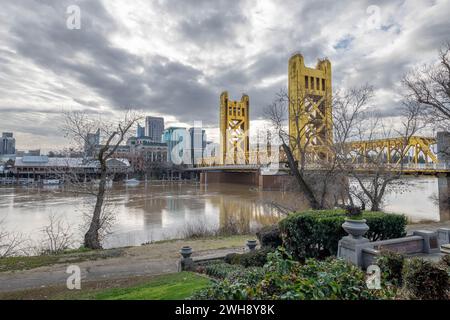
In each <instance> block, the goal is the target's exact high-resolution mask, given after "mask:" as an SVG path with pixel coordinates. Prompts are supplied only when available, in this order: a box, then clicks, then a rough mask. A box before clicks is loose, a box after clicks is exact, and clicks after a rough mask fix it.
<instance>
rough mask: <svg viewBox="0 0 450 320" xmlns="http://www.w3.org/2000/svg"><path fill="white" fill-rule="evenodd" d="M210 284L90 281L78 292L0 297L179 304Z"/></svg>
mask: <svg viewBox="0 0 450 320" xmlns="http://www.w3.org/2000/svg"><path fill="white" fill-rule="evenodd" d="M210 282H211V280H209V279H208V278H206V277H204V276H201V275H199V274H197V273H193V272H179V273H170V274H164V275H159V276H144V277H130V278H121V279H109V280H101V281H89V282H86V283H83V284H82V285H81V290H68V289H67V288H66V287H65V286H52V287H43V288H34V289H28V290H22V291H13V292H7V293H0V300H5V299H6V300H182V299H186V298H189V297H190V296H191V295H192V294H193V293H194V292H195V291H196V290H199V289H202V288H205V287H206V286H207V285H208V284H210Z"/></svg>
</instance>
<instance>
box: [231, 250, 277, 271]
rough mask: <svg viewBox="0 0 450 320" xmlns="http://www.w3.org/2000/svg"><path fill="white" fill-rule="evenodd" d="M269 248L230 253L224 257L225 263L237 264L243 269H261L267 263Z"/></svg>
mask: <svg viewBox="0 0 450 320" xmlns="http://www.w3.org/2000/svg"><path fill="white" fill-rule="evenodd" d="M272 251H273V250H272V249H270V248H266V249H259V250H255V251H250V252H246V253H230V254H227V255H226V256H225V262H226V263H229V264H238V265H241V266H244V267H246V268H247V267H262V266H264V264H265V263H266V262H267V254H268V253H269V252H272Z"/></svg>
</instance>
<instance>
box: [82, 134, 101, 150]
mask: <svg viewBox="0 0 450 320" xmlns="http://www.w3.org/2000/svg"><path fill="white" fill-rule="evenodd" d="M99 145H100V129H98V130H97V132H96V133H88V134H87V137H86V140H85V141H84V156H85V157H93V156H94V154H95V151H96V149H97V148H98V146H99Z"/></svg>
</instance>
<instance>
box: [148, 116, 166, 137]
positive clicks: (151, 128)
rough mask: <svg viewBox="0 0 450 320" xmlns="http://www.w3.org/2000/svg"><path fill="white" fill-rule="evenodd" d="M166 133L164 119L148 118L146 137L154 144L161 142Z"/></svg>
mask: <svg viewBox="0 0 450 320" xmlns="http://www.w3.org/2000/svg"><path fill="white" fill-rule="evenodd" d="M163 133H164V118H159V117H146V118H145V135H146V136H147V137H149V138H150V139H151V140H152V141H153V142H161V139H162V135H163Z"/></svg>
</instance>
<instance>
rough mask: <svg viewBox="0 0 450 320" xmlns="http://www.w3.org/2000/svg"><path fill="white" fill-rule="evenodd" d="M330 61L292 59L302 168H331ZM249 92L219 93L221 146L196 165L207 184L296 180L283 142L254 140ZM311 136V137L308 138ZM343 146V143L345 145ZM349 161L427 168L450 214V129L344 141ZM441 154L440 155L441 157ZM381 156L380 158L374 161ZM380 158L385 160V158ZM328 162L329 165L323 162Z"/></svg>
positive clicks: (292, 111)
mask: <svg viewBox="0 0 450 320" xmlns="http://www.w3.org/2000/svg"><path fill="white" fill-rule="evenodd" d="M331 76H332V74H331V62H330V61H329V60H328V59H323V60H318V62H317V64H316V67H315V68H309V67H306V66H305V64H304V59H303V56H302V55H301V54H298V53H297V54H294V55H293V56H292V57H291V58H290V59H289V63H288V104H289V107H288V112H289V118H288V122H289V136H290V137H291V140H294V141H296V142H297V143H300V145H303V146H306V147H304V149H303V150H304V151H306V152H303V154H302V155H301V154H300V152H299V148H297V149H295V148H292V150H294V151H293V155H294V157H295V158H296V160H297V161H298V160H299V159H301V156H304V157H305V158H304V161H302V162H303V164H304V165H303V166H302V168H303V169H305V170H310V171H321V170H327V166H326V164H327V161H329V160H330V159H333V158H332V157H333V156H334V153H333V151H332V150H333V149H334V150H336V148H334V147H336V145H334V144H333V143H334V142H333V119H332V82H331ZM249 111H250V97H249V96H248V95H246V94H243V95H242V97H241V99H240V100H238V101H234V100H230V99H229V96H228V92H226V91H225V92H223V93H222V94H221V95H220V152H219V154H218V155H217V156H214V157H210V158H203V159H202V160H201V161H200V162H199V163H197V164H195V165H194V167H193V168H191V169H189V170H192V171H199V172H200V181H201V183H203V184H207V183H212V182H218V183H241V184H247V185H253V186H258V187H260V188H263V189H273V188H276V189H279V188H284V187H285V186H286V184H290V183H292V182H293V179H294V178H293V176H292V175H290V172H289V169H288V166H287V161H286V155H285V154H284V152H283V151H282V149H281V148H280V146H276V145H274V144H273V145H272V143H271V142H270V140H269V141H267V146H266V147H264V146H262V147H261V146H260V145H259V141H257V145H256V149H255V148H253V149H252V148H251V146H250V136H249V129H250V112H249ZM306 140H307V141H306ZM341 147H342V146H341ZM343 148H345V149H346V150H345V154H346V155H349V157H350V158H349V159H348V160H349V161H348V163H347V164H346V165H347V166H349V167H350V168H351V170H356V171H359V172H361V173H365V174H371V173H377V172H378V171H379V170H380V164H382V166H381V169H382V170H385V171H394V172H400V173H401V174H413V175H418V174H428V175H435V176H436V177H437V178H438V186H439V210H440V215H441V217H448V218H449V219H450V153H448V152H438V151H439V150H440V151H443V150H444V151H447V150H448V148H450V133H448V132H442V133H438V136H437V138H434V137H422V136H412V137H409V138H408V139H405V138H402V137H398V138H387V139H376V140H367V141H364V140H361V141H351V142H348V143H345V144H344V146H343ZM438 154H439V157H438ZM374 159H376V160H377V164H375V165H374V163H373V162H372V161H373V160H374ZM380 160H381V161H380ZM324 164H325V165H324Z"/></svg>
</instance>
